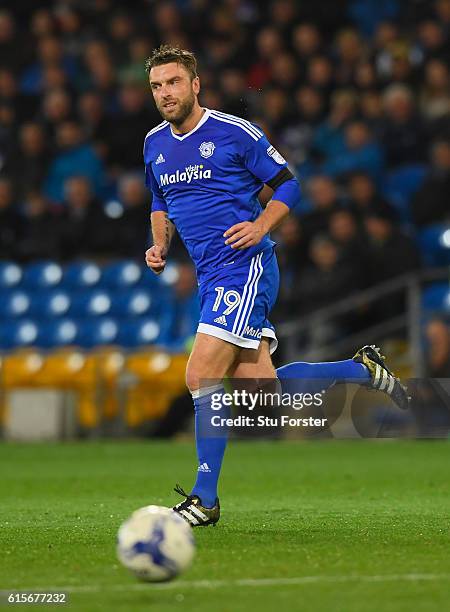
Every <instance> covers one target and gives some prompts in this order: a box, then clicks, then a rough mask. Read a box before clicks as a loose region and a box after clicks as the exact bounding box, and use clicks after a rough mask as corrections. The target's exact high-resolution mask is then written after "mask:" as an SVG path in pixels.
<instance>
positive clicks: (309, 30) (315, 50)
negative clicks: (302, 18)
mask: <svg viewBox="0 0 450 612" xmlns="http://www.w3.org/2000/svg"><path fill="white" fill-rule="evenodd" d="M292 46H293V48H294V51H295V53H296V55H297V56H298V57H299V59H300V60H301V61H302V62H306V61H308V60H309V59H311V58H312V57H314V56H315V55H318V54H319V53H320V50H321V47H322V37H321V35H320V32H319V30H318V29H317V27H316V26H315V25H314V24H312V23H305V22H303V23H300V24H299V25H298V26H296V27H295V28H294V31H293V33H292Z"/></svg>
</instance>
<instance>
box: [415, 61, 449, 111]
mask: <svg viewBox="0 0 450 612" xmlns="http://www.w3.org/2000/svg"><path fill="white" fill-rule="evenodd" d="M420 107H421V111H422V114H423V115H424V117H425V118H426V119H428V120H436V119H441V118H443V117H447V118H448V117H450V75H449V70H448V66H446V64H445V63H444V62H443V61H441V60H438V59H433V60H430V61H429V62H428V64H427V65H426V67H425V84H424V86H423V88H422V92H421V96H420Z"/></svg>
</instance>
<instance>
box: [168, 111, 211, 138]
mask: <svg viewBox="0 0 450 612" xmlns="http://www.w3.org/2000/svg"><path fill="white" fill-rule="evenodd" d="M203 110H204V111H205V112H204V113H203V115H202V117H201V119H200V121H199V122H198V123H197V125H196V126H195V127H194V128H192V130H191V131H190V132H186V134H181V135H180V134H174V132H173V130H172V126H170V133H171V134H172V136H173V137H174V138H176V139H177V140H184V139H185V138H187V137H188V136H190V135H191V134H193V133H194V132H196V131H197V130H198V129H199V128H201V127H202V125H203V124H204V123H205V121H207V119H208V118H209V113H210V112H211V111H210V110H209V108H203Z"/></svg>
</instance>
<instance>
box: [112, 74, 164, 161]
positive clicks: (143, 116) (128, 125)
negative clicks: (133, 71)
mask: <svg viewBox="0 0 450 612" xmlns="http://www.w3.org/2000/svg"><path fill="white" fill-rule="evenodd" d="M155 113H156V111H155V110H154V109H153V110H150V109H149V108H148V104H147V98H146V94H145V91H144V89H143V88H142V86H141V85H138V84H135V83H126V84H124V85H123V86H122V87H121V89H120V90H119V114H118V116H115V117H114V128H113V130H112V133H111V134H110V135H109V143H110V152H109V163H110V164H111V166H113V168H114V169H115V171H116V172H119V171H120V170H136V169H140V168H141V167H142V150H141V149H142V143H143V140H144V137H145V134H146V133H147V132H148V131H149V129H150V128H151V127H152V126H154V125H155V123H157V122H158V117H157V116H156V114H155Z"/></svg>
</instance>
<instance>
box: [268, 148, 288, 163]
mask: <svg viewBox="0 0 450 612" xmlns="http://www.w3.org/2000/svg"><path fill="white" fill-rule="evenodd" d="M267 155H268V156H269V157H272V158H273V159H274V160H275V161H276V162H277V164H280V166H281V165H282V164H285V163H286V160H285V159H284V157H283V156H282V155H281V153H278V151H277V150H276V149H275V147H273V146H272V145H270V147H269V148H268V149H267Z"/></svg>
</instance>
